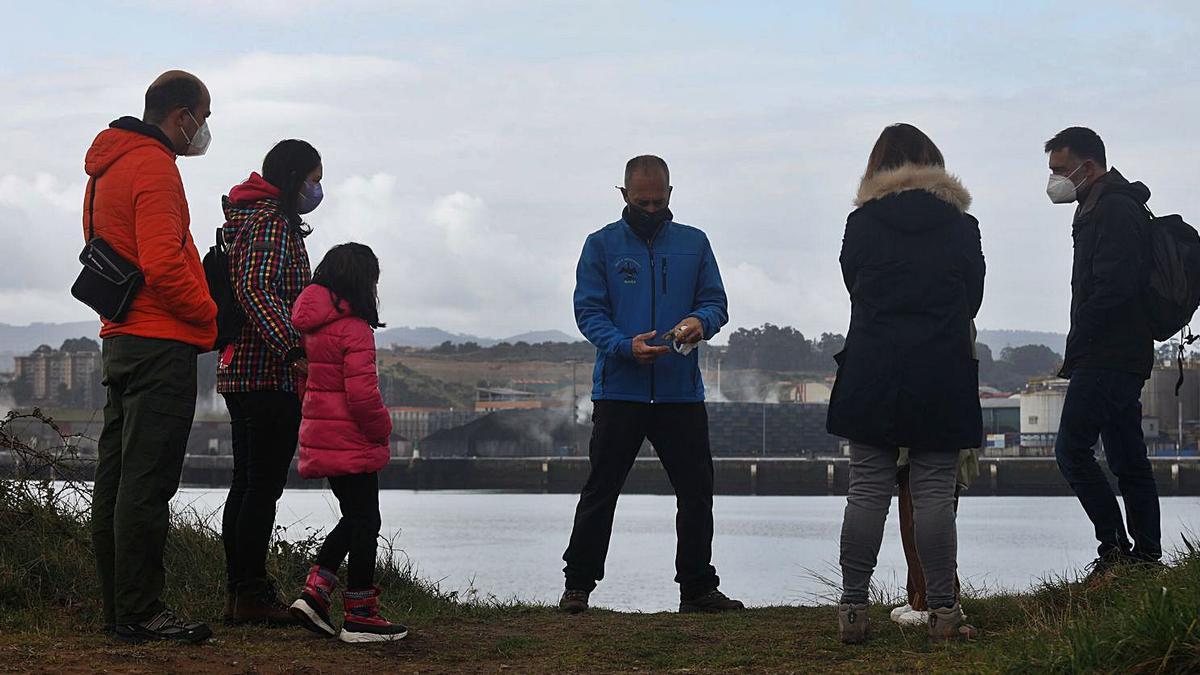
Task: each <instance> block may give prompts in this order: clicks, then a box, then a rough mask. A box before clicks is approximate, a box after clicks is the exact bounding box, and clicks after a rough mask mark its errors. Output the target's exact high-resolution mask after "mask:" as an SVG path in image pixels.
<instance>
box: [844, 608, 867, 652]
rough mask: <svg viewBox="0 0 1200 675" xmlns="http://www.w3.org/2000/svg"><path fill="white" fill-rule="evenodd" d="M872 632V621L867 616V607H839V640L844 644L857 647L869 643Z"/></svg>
mask: <svg viewBox="0 0 1200 675" xmlns="http://www.w3.org/2000/svg"><path fill="white" fill-rule="evenodd" d="M870 632H871V619H870V617H868V616H867V605H866V604H865V603H864V604H861V605H852V604H848V603H842V604H840V605H838V639H839V640H841V641H842V642H843V643H844V644H848V645H857V644H862V643H864V642H866V641H867V638H868V637H869V636H870Z"/></svg>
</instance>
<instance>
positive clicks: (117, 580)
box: [83, 71, 217, 642]
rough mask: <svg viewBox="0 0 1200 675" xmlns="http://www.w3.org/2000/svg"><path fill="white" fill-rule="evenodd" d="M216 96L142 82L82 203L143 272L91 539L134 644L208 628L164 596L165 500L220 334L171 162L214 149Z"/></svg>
mask: <svg viewBox="0 0 1200 675" xmlns="http://www.w3.org/2000/svg"><path fill="white" fill-rule="evenodd" d="M210 103H211V99H210V97H209V93H208V89H207V88H206V87H205V86H204V84H203V83H202V82H201V81H200V80H199V79H197V78H196V77H195V76H194V75H191V74H189V73H185V72H182V71H169V72H166V73H163V74H162V75H161V76H160V77H159V78H158V79H157V80H155V81H154V83H153V84H151V85H150V88H149V89H148V90H147V91H146V107H145V112H144V113H143V114H142V118H141V119H140V120H139V119H137V118H135V117H122V118H121V119H118V120H116V121H115V122H113V123H112V124H110V125H109V128H107V129H105V130H104V131H102V132H100V134H99V135H98V136H96V140H95V141H93V143H92V147H91V148H90V149H89V150H88V152H87V159H86V162H85V168H86V170H87V174H88V176H90V181H89V183H88V190H89V194H92V191H93V190H94V195H93V198H94V202H93V207H92V209H88V208H87V202H86V201H85V208H84V223H83V227H84V236H85V237H86V236H87V233H88V230H89V225H94V228H95V234H96V236H97V237H100V238H102V239H104V240H105V241H106V242H108V244H109V245H111V246H112V248H113V249H114V250H116V252H117V253H119V254H120V255H121V256H122V257H124V258H125V259H126V260H129V261H130V262H132V263H133V264H134V265H136V266H137V267H138V269H140V270H141V271H142V274H143V276H144V277H145V285H144V286H143V287H142V288H141V290H140V291H138V294H137V297H136V298H135V299H134V301H133V304H132V306H131V307H130V309H129V311H128V313H127V314H126V315H125V317H124V318H123V319H122V320H121V321H119V322H110V321H104V322H103V326H102V327H101V329H100V337H101V338H102V340H103V368H104V370H103V373H104V386H105V388H106V389H107V392H108V401H107V404H106V405H105V407H104V429H103V431H101V433H100V441H99V448H98V452H99V460H98V462H97V464H96V482H95V488H94V495H93V499H92V538H93V541H94V543H95V548H96V568H97V572H98V574H99V577H100V588H101V592H102V593H103V600H104V622H105V629H106V631H108V632H110V634H112V635H114V636H115V637H116V638H117V639H119V640H122V641H126V642H144V641H148V640H172V641H178V642H203V641H204V640H207V639H208V638H209V637H210V636H211V635H212V631H211V630H210V629H209V628H208V626H206V625H204V624H202V623H194V622H189V621H186V620H184V619H182V618H180V617H179V616H178V615H176V614H175V612H173V611H172V610H171V609H169V608H168V607H167V606H166V605H165V604H163V602H162V599H161V596H162V592H163V587H164V586H165V573H164V569H163V549H164V546H165V544H166V537H167V523H168V520H169V516H170V513H169V510H168V502H169V501H170V499H171V497H172V496H173V495H174V494H175V492H176V490H177V489H178V487H179V475H180V472H181V471H182V469H183V456H184V452H185V450H186V448H187V441H188V434H189V433H190V431H191V427H192V417H193V415H194V414H195V408H196V357H197V355H198V354H199V353H200V352H204V351H208V350H209V349H211V348H212V345H213V340H214V339H215V338H216V334H217V326H216V316H217V308H216V305H215V304H214V303H213V301H212V298H211V297H210V296H209V293H208V286H207V283H206V281H205V277H204V268H203V267H202V266H201V264H200V255H199V253H198V252H197V250H196V245H195V243H194V242H193V241H192V235H191V232H190V230H189V216H188V205H187V198H186V197H185V196H184V192H183V181H182V180H181V179H180V177H179V170H178V168H176V166H175V159H176V157H177V156H179V155H192V156H196V155H202V154H204V151H205V150H206V149H207V147H208V141H209V138H210V137H209V133H208V124H207V122H206V121H205V120H206V119H207V118H208V116H209V115H210V114H211V110H210V108H211V105H210ZM86 199H87V197H86V196H85V200H86ZM89 211H90V213H89ZM89 216H90V217H89Z"/></svg>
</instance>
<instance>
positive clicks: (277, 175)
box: [262, 138, 321, 235]
mask: <svg viewBox="0 0 1200 675" xmlns="http://www.w3.org/2000/svg"><path fill="white" fill-rule="evenodd" d="M320 165H321V155H320V153H318V152H317V149H316V148H314V147H313V146H311V145H309V144H308V143H307V142H306V141H301V140H297V139H295V138H289V139H287V140H285V141H279V142H278V143H276V144H275V147H273V148H271V151H270V152H268V153H267V156H266V157H265V158H264V159H263V166H262V177H263V179H264V180H266V181H267V182H268V183H270V184H271V185H274V186H275V187H277V188H279V207H280V208H281V209H282V210H283V214H284V215H285V216H287V219H288V222H290V223H291V224H292V227H293V228H295V229H296V231H297V232H299V233H300V234H301V235H307V234H309V233H310V232H312V228H311V227H309V226H308V225H307V224H306V223H305V222H304V220H303V219H302V218H300V214H299V213H296V203H297V202H298V201H299V199H300V188H301V187H303V186H304V181H306V180H308V174H310V173H312V172H313V169H316V168H317V167H318V166H320Z"/></svg>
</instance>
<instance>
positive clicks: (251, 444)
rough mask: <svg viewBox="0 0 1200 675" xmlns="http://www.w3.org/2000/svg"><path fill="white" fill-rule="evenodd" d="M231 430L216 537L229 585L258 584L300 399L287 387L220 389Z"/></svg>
mask: <svg viewBox="0 0 1200 675" xmlns="http://www.w3.org/2000/svg"><path fill="white" fill-rule="evenodd" d="M224 396H225V405H226V407H228V408H229V419H230V424H231V425H232V432H233V480H232V481H231V482H230V484H229V496H228V497H226V499H225V512H224V514H223V517H222V519H221V539H222V540H223V542H224V544H225V574H226V577H225V578H226V580H227V581H228V583H229V588H230V589H235V588H237V587H238V586H241V585H248V584H261V583H262V582H264V581H265V580H266V577H267V548H268V547H269V546H270V544H271V532H272V530H274V528H275V504H276V502H278V501H279V498H280V497H281V496H282V495H283V488H284V486H285V485H286V484H287V477H288V467H290V466H291V463H292V458H293V457H294V456H295V455H296V441H297V439H298V437H299V434H300V399H299V398H298V397H297V396H296V394H295V393H293V392H288V391H250V392H239V393H228V394H225V395H224Z"/></svg>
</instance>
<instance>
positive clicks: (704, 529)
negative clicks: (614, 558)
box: [563, 401, 720, 599]
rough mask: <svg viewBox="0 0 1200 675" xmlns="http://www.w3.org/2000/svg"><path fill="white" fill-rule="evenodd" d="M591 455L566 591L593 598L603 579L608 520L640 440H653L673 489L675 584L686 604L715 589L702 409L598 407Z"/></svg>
mask: <svg viewBox="0 0 1200 675" xmlns="http://www.w3.org/2000/svg"><path fill="white" fill-rule="evenodd" d="M592 424H593V427H592V441H591V445H590V447H589V449H588V457H589V459H590V460H591V466H592V468H591V473H590V474H588V479H587V484H585V485H584V487H583V493H582V494H580V496H579V505H578V507H576V509H575V526H574V529H573V530H572V531H571V543H570V544H569V545H568V546H567V552H566V553H564V554H563V560H564V561H565V562H566V563H567V566H566V568H564V570H563V572H564V573H565V574H566V587H567V588H568V589H572V590H583V591H591V590H592V589H594V588H595V587H596V582H597V581H600V580H601V579H603V578H604V560H605V558H606V557H607V556H608V543H609V539H611V538H612V524H613V513H614V512H615V511H616V508H617V497H618V496H619V495H620V494H621V487H622V486H623V485H624V484H625V477H626V476H628V475H629V470H630V469H631V468H633V462H634V460H635V459H637V454H638V450H640V449H641V447H642V441H643V440H645V439H646V438H649V439H650V443H651V444H653V445H654V450H655V452H657V453H658V457H659V459H660V460H661V461H662V465H663V468H664V469H666V471H667V477H668V478H669V479H670V480H671V487H673V488H674V489H675V503H676V508H677V511H676V516H675V533H676V537H677V544H676V552H675V572H676V575H675V581H676V582H677V583H678V584H679V592H680V595H681V596H682V597H683V598H684V599H691V598H694V597H697V596H700V595H703V594H705V593H707V592H709V591H711V590H713V589H715V588H716V587H717V585H718V584H719V583H720V579H719V578H718V577H717V571H716V569H715V568H713V566H712V564H711V561H712V538H713V514H712V509H713V465H712V452H711V450H710V449H709V445H708V412H707V411H706V410H705V408H704V404H703V403H633V402H628V401H596V402H595V405H594V408H593V412H592Z"/></svg>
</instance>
